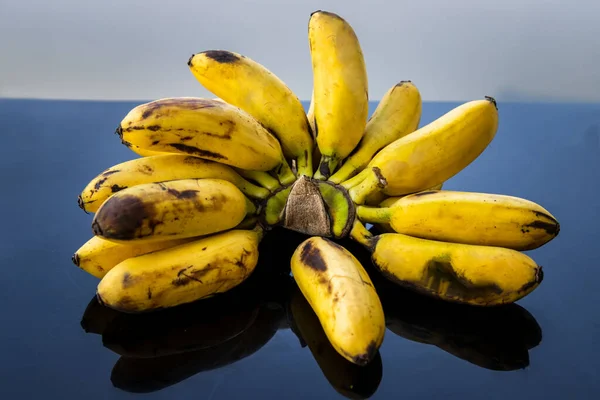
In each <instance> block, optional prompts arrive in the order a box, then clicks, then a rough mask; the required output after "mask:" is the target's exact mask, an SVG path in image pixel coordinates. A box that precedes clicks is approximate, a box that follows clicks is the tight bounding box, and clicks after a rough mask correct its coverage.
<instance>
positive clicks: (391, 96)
mask: <svg viewBox="0 0 600 400" xmlns="http://www.w3.org/2000/svg"><path fill="white" fill-rule="evenodd" d="M421 108H422V101H421V94H420V93H419V90H418V89H417V87H416V86H415V85H414V84H413V83H412V82H411V81H401V82H400V83H398V84H396V85H395V86H394V87H392V88H391V89H389V90H388V91H387V92H386V93H385V94H384V96H383V97H382V98H381V101H380V102H379V104H378V105H377V108H376V109H375V111H374V112H373V115H372V116H371V118H370V119H369V120H368V121H367V126H366V128H365V133H364V136H363V137H362V139H361V141H360V143H359V144H358V146H357V148H356V151H354V152H353V153H352V154H351V155H350V156H349V157H348V158H347V159H346V160H344V163H343V164H342V166H341V167H340V169H339V170H337V172H336V173H335V174H333V175H332V176H331V177H330V178H329V180H330V181H332V182H334V183H341V182H344V181H346V180H348V179H349V178H351V177H353V176H354V175H355V174H356V173H357V172H360V171H361V170H362V169H363V168H365V167H366V166H367V164H369V161H371V159H372V158H373V155H375V154H376V153H377V152H378V151H379V150H381V149H382V148H384V147H385V146H387V145H388V144H390V143H392V142H393V141H395V140H397V139H400V138H401V137H404V136H406V135H408V134H409V133H412V132H414V131H415V130H416V129H417V128H418V126H419V122H420V121H421Z"/></svg>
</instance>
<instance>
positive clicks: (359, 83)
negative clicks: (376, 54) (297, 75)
mask: <svg viewBox="0 0 600 400" xmlns="http://www.w3.org/2000/svg"><path fill="white" fill-rule="evenodd" d="M308 38H309V44H310V55H311V61H312V70H313V82H314V83H313V88H314V114H315V126H316V127H315V128H316V131H317V144H318V146H319V150H320V151H321V154H322V157H321V162H320V164H319V169H318V170H317V171H316V173H315V178H317V179H327V178H329V176H330V175H331V174H332V173H333V172H335V168H336V167H337V165H338V164H339V163H340V162H341V161H342V160H343V159H344V158H346V157H347V156H348V155H349V154H350V153H351V152H352V150H354V148H355V147H356V145H357V144H358V142H359V141H360V139H361V138H362V136H363V133H364V130H365V126H366V124H367V117H368V113H369V93H368V92H369V89H368V79H367V71H366V65H365V60H364V56H363V53H362V49H361V47H360V43H359V41H358V38H357V37H356V34H355V32H354V30H353V29H352V27H351V26H350V24H348V22H347V21H345V20H344V19H343V18H341V17H340V16H338V15H336V14H333V13H330V12H326V11H316V12H314V13H312V14H311V16H310V20H309V23H308Z"/></svg>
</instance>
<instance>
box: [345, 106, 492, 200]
mask: <svg viewBox="0 0 600 400" xmlns="http://www.w3.org/2000/svg"><path fill="white" fill-rule="evenodd" d="M497 128H498V110H497V108H496V101H495V100H494V99H492V98H491V97H487V98H486V99H485V100H474V101H470V102H467V103H465V104H462V105H460V106H458V107H456V108H455V109H453V110H451V111H450V112H448V113H446V114H445V115H443V116H441V117H440V118H438V119H437V120H435V121H433V122H431V123H430V124H428V125H425V126H424V127H422V128H420V129H418V130H417V131H415V132H413V133H411V134H410V135H407V136H404V137H402V138H400V139H398V140H396V141H394V142H392V143H390V144H389V145H387V146H386V147H384V148H383V149H382V150H381V151H379V153H377V154H376V155H375V157H373V160H371V162H370V163H369V165H368V167H367V168H365V169H364V170H363V171H362V172H360V173H359V174H358V175H356V176H355V177H354V178H351V179H349V180H347V181H346V182H344V183H342V186H344V187H345V188H346V189H349V191H350V196H351V197H352V199H353V200H354V202H355V203H356V204H362V203H363V202H364V200H365V198H366V197H367V196H368V195H370V194H371V193H373V192H375V191H379V190H383V192H384V193H385V194H387V195H388V196H399V195H403V194H408V193H415V192H418V191H421V190H424V189H427V188H429V187H432V186H434V185H437V184H440V183H442V182H444V181H447V180H448V179H449V178H451V177H452V176H454V175H456V174H457V173H458V172H460V171H461V170H462V169H464V168H465V167H466V166H467V165H469V164H470V163H471V162H473V161H474V160H475V159H476V158H477V157H478V156H479V155H480V154H481V153H482V152H483V150H485V148H486V147H487V146H488V144H489V143H490V142H491V141H492V139H493V138H494V136H495V135H496V130H497Z"/></svg>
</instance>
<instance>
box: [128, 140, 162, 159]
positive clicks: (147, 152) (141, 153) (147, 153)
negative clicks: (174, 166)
mask: <svg viewBox="0 0 600 400" xmlns="http://www.w3.org/2000/svg"><path fill="white" fill-rule="evenodd" d="M123 144H124V145H125V146H126V147H128V148H129V150H131V151H133V152H134V153H135V154H137V155H138V156H142V157H150V156H161V155H164V154H171V153H172V152H165V151H153V150H146V149H142V148H141V147H138V146H135V145H133V144H131V143H127V142H124V143H123Z"/></svg>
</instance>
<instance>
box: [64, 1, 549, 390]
mask: <svg viewBox="0 0 600 400" xmlns="http://www.w3.org/2000/svg"><path fill="white" fill-rule="evenodd" d="M308 42H309V49H310V57H311V67H312V75H313V87H312V92H311V99H310V104H309V105H308V108H307V109H306V110H305V108H304V105H303V104H302V102H301V101H300V99H299V98H298V97H297V96H296V95H295V94H294V92H293V91H292V89H291V88H290V87H289V86H287V85H286V83H285V82H283V80H282V79H281V78H279V77H278V76H276V75H275V74H274V73H273V72H271V71H270V70H269V69H267V68H266V67H265V66H264V65H262V64H260V63H259V62H257V61H256V60H253V59H251V58H250V57H248V56H247V55H244V54H241V53H236V52H231V51H226V50H210V49H209V50H204V51H201V52H199V53H195V54H193V55H192V56H191V57H189V59H188V61H187V65H188V69H189V71H190V73H191V75H192V77H193V78H194V80H195V81H197V83H199V84H200V85H201V86H203V87H204V88H205V89H206V90H208V91H209V92H210V93H211V94H212V95H213V96H214V97H212V96H211V97H212V98H201V97H166V98H160V99H156V100H153V101H150V102H147V103H143V104H139V105H137V106H135V107H134V108H132V109H131V110H129V111H127V112H126V113H124V115H123V117H122V119H121V121H118V123H116V125H117V128H116V134H117V135H118V138H119V140H120V141H121V143H122V144H123V145H125V146H126V147H127V148H129V149H130V150H131V151H132V152H133V153H134V154H135V155H136V157H132V158H131V159H129V160H124V161H122V162H120V163H118V164H115V165H113V166H109V167H108V168H107V169H105V170H104V171H102V172H100V173H99V174H97V175H96V176H93V177H90V181H89V182H88V183H87V185H85V186H84V187H83V188H82V189H81V191H80V193H79V195H78V205H79V207H80V208H81V209H83V211H85V212H86V213H91V214H93V216H92V220H91V223H90V227H91V233H92V234H91V237H87V238H86V241H85V242H84V243H83V244H82V245H81V247H80V248H79V249H78V250H77V251H76V252H75V254H74V255H73V257H72V261H73V263H74V264H75V265H77V266H78V267H79V268H80V269H81V270H83V271H85V272H87V273H88V274H90V275H92V276H94V277H96V278H97V279H99V282H98V285H97V288H96V296H95V301H96V303H97V304H96V303H93V304H96V305H94V306H93V307H92V305H91V306H90V307H92V308H91V309H92V310H98V309H103V310H105V311H106V310H110V312H105V311H103V312H102V313H101V315H103V316H107V318H108V319H110V321H111V322H110V323H111V324H112V325H115V324H117V323H116V322H114V323H113V320H114V321H121V320H127V318H125V317H122V316H123V315H130V314H141V315H146V314H147V312H149V311H154V310H159V309H165V308H166V309H170V310H173V313H171V314H169V315H171V316H172V319H171V320H169V322H168V324H169V325H173V324H175V322H174V321H175V320H178V319H180V318H181V319H183V320H185V316H184V315H183V314H181V313H178V312H176V311H174V310H178V309H185V307H193V306H194V304H200V305H201V304H209V303H210V302H211V301H215V300H216V301H218V299H226V298H227V295H228V294H231V293H235V292H236V291H239V290H240V288H243V287H245V285H247V284H248V282H249V281H252V280H253V279H259V280H266V281H268V279H269V276H268V275H269V274H278V273H280V272H281V268H283V269H284V270H285V273H284V275H286V276H287V277H288V278H289V275H291V276H293V282H294V283H295V284H296V289H290V288H289V287H288V286H287V285H283V286H282V287H283V288H286V290H288V289H290V290H291V291H292V292H294V293H295V294H294V295H293V296H291V297H290V298H291V299H292V300H289V301H288V300H285V304H287V306H286V309H287V310H288V320H289V321H288V322H287V324H288V325H289V326H290V327H292V329H294V330H295V332H296V334H297V335H298V337H299V338H300V340H301V342H303V343H307V344H308V346H309V348H310V350H311V352H312V353H313V354H314V355H315V358H316V360H317V362H318V364H319V366H320V367H321V368H322V370H323V372H324V374H325V376H326V377H327V379H328V380H329V381H330V382H331V383H332V385H333V386H334V387H336V389H338V391H339V392H340V393H342V394H347V395H349V396H355V395H359V396H360V395H363V394H365V393H367V395H368V394H372V392H373V391H374V390H375V389H376V387H377V385H378V384H379V379H380V378H381V358H380V355H379V349H380V347H381V345H382V343H383V340H384V336H385V330H386V324H387V325H388V327H389V321H390V318H389V316H388V313H387V309H389V307H386V306H385V305H384V304H382V301H381V300H380V292H379V291H378V290H376V289H375V286H374V281H375V280H376V279H377V278H379V277H383V278H385V281H386V282H388V283H390V284H392V286H393V287H394V288H396V289H397V290H398V291H402V290H404V289H406V290H408V291H409V292H411V293H413V294H414V295H415V296H421V297H420V298H422V299H428V300H431V301H439V300H442V301H443V304H452V303H459V304H467V305H470V306H479V307H474V308H476V309H478V310H482V309H483V307H481V306H495V305H500V304H507V303H514V302H516V301H518V300H519V299H521V298H523V297H524V296H527V295H528V294H530V293H531V292H532V291H533V290H535V289H536V288H537V287H538V286H539V285H540V283H541V282H542V280H543V271H542V267H541V266H540V265H538V264H537V263H536V262H535V261H534V259H533V258H531V257H530V256H529V255H527V254H525V251H529V250H533V249H538V248H540V247H541V246H543V245H545V244H547V243H548V242H550V241H551V240H552V239H554V238H555V237H556V236H557V235H558V234H559V231H560V225H559V222H558V221H557V219H556V217H555V216H553V215H552V214H551V213H550V212H549V211H548V210H547V209H545V208H544V207H542V206H541V205H540V204H538V203H536V202H533V201H530V200H527V199H523V198H519V197H515V196H508V195H501V194H495V193H475V192H468V191H456V190H448V189H443V188H442V186H443V185H445V184H446V183H447V182H448V181H449V180H451V179H452V178H453V177H454V176H456V175H457V174H458V173H459V172H460V171H462V170H463V169H465V168H466V167H467V166H469V165H470V164H471V163H473V161H475V160H476V159H477V158H478V157H479V156H480V155H481V154H482V153H483V151H484V150H485V149H486V148H487V146H488V145H489V144H490V143H491V142H492V140H493V139H494V137H495V135H496V133H497V130H498V127H499V112H498V105H497V102H496V100H495V99H494V98H492V97H489V96H485V97H483V98H482V99H474V100H471V101H467V102H465V103H463V104H460V105H458V106H457V107H455V108H454V109H452V110H450V111H448V112H447V113H446V114H444V115H441V116H439V118H437V119H435V120H434V121H432V122H430V123H428V124H425V125H422V126H420V125H421V114H422V106H423V104H422V97H421V93H420V91H419V89H418V88H417V86H416V85H415V84H414V83H413V82H411V81H409V80H400V81H396V82H397V83H395V84H393V85H391V87H390V88H389V89H388V91H387V92H386V93H385V94H384V96H383V98H382V99H381V101H380V102H379V103H378V105H377V107H376V108H375V110H374V112H373V114H372V115H371V116H369V115H368V114H369V87H368V79H367V71H366V63H365V59H364V55H363V51H362V48H361V45H360V42H359V40H358V37H357V34H356V32H355V31H354V29H353V28H352V26H351V25H350V24H349V23H348V21H346V20H345V19H343V18H342V17H340V16H339V15H336V14H334V13H331V12H327V11H320V10H319V11H316V12H314V13H312V14H311V15H310V18H309V21H308ZM365 224H372V225H374V226H376V227H377V228H378V229H379V230H380V231H381V233H380V234H374V233H372V232H371V231H370V230H368V229H367V227H366V226H365ZM279 229H287V231H288V232H293V233H294V234H295V235H296V236H295V238H302V240H300V241H298V243H295V244H294V246H293V248H291V247H290V244H289V243H285V244H282V243H279V244H278V245H277V246H275V247H277V249H273V248H269V250H267V251H264V250H265V248H268V245H267V244H265V241H264V240H263V239H264V238H265V237H266V236H268V235H271V232H272V231H273V230H279ZM277 235H280V234H277ZM306 236H308V237H306ZM346 239H347V243H346V245H345V247H344V246H342V245H341V244H340V243H341V241H343V240H346ZM352 245H357V246H358V248H360V249H361V251H366V252H367V253H368V254H369V257H368V258H367V259H363V260H360V259H359V257H358V256H357V253H356V252H357V251H358V250H353V251H352V252H351V251H349V250H348V248H351V247H352ZM272 247H273V246H272ZM259 249H260V251H261V252H263V253H267V254H266V255H265V254H263V260H270V261H269V263H271V264H272V265H276V266H277V268H279V272H276V271H274V270H277V268H275V267H272V268H269V271H270V272H269V273H266V274H265V273H262V274H258V275H257V272H256V270H257V265H258V264H259ZM278 250H279V251H284V250H286V252H285V253H282V254H283V256H282V257H283V261H282V259H281V258H278V259H277V260H275V259H273V260H271V259H270V258H268V257H270V254H271V253H272V252H274V251H275V252H277V251H278ZM288 292H289V290H288ZM241 293H243V295H242V296H250V293H248V292H247V291H246V292H244V291H243V290H242V291H241ZM288 294H289V293H287V292H286V293H285V295H284V297H285V296H287V295H288ZM91 304H92V303H91ZM249 305H250V304H246V305H244V304H241V303H236V306H235V307H240V310H239V311H240V313H239V314H235V313H234V312H233V311H232V310H230V309H227V313H226V314H227V315H232V316H233V317H232V319H231V324H230V326H231V327H233V328H231V329H221V328H222V327H221V326H220V325H219V324H218V323H216V322H215V320H214V318H217V319H219V318H218V316H215V315H214V314H211V312H210V311H209V308H210V307H208V308H203V307H200V309H201V310H202V311H201V312H199V313H197V314H196V315H197V317H198V318H199V319H201V321H200V322H198V321H196V320H194V321H193V323H192V322H190V324H191V325H185V324H184V327H185V329H184V331H182V332H181V336H177V337H176V338H175V339H174V341H172V342H171V341H167V342H164V343H162V342H161V344H160V346H158V347H152V346H151V347H150V348H149V347H148V346H146V345H145V344H144V343H139V342H136V340H137V339H133V337H135V338H139V337H143V336H144V335H142V334H141V333H140V334H136V335H134V336H130V337H128V336H127V335H123V334H121V333H120V332H114V331H113V332H112V333H110V334H109V333H107V334H106V336H105V337H106V340H105V345H106V346H107V347H109V348H110V349H112V350H114V351H115V352H117V353H119V354H120V355H121V356H122V357H123V358H122V359H121V360H120V361H119V363H118V365H117V366H115V371H114V373H115V376H114V377H113V378H114V379H115V380H116V381H117V382H118V385H120V386H124V387H132V385H133V386H136V385H137V384H138V383H139V382H137V381H136V382H134V381H132V380H131V379H133V380H136V379H141V380H143V379H144V378H145V377H142V376H141V375H143V374H145V373H146V372H148V371H146V372H144V370H143V368H146V367H143V368H142V367H141V366H140V365H141V364H139V365H138V364H137V363H136V362H135V361H133V360H135V359H138V358H150V359H153V358H163V359H164V360H166V361H164V363H165V365H178V364H179V363H188V361H187V357H188V356H189V354H193V356H192V358H196V357H199V358H200V361H198V363H197V365H196V366H195V367H194V368H195V369H196V370H198V369H200V370H202V369H210V368H212V367H214V366H215V365H217V364H219V362H217V361H215V360H214V359H213V358H214V357H216V356H217V355H219V354H221V353H222V352H228V351H230V350H231V346H234V347H235V346H239V345H240V344H239V342H240V341H242V343H243V341H244V340H246V339H247V338H249V337H250V336H247V335H246V333H247V332H251V333H252V332H253V328H252V327H254V326H263V325H264V326H266V327H267V328H266V330H265V331H264V332H263V333H264V335H263V336H261V335H259V337H260V338H261V339H260V340H259V342H260V343H259V344H258V347H260V346H262V345H264V343H266V341H268V340H269V338H270V337H271V336H272V335H273V334H274V330H273V326H274V323H272V322H273V321H272V318H271V317H272V316H270V317H269V318H271V319H269V318H267V319H268V321H267V322H265V323H264V324H263V323H261V324H259V325H256V323H257V321H258V320H260V318H261V315H263V314H264V313H263V311H264V310H263V309H262V307H263V305H257V306H256V307H254V308H245V307H246V306H249ZM235 307H234V308H235ZM257 310H258V311H257ZM242 311H243V312H242ZM261 313H262V314H261ZM266 314H269V313H268V312H267V313H266ZM266 314H265V315H266ZM148 315H152V314H151V313H150V314H148ZM490 315H491V314H490ZM149 318H150V320H152V317H149ZM211 318H213V319H211ZM211 321H212V322H211ZM219 321H220V320H219ZM188 322H189V321H188ZM202 322H204V323H205V324H206V325H202V324H201V323H202ZM86 324H87V325H86V326H88V327H89V329H90V331H102V332H104V329H103V328H102V326H101V325H102V324H101V323H100V324H94V323H92V324H91V325H90V322H89V321H88V322H86ZM123 324H124V325H127V324H125V323H123ZM198 324H200V325H198ZM277 324H279V322H278V323H277ZM282 325H286V323H283V324H282ZM117 326H118V324H117ZM275 330H276V329H275ZM431 330H434V329H433V328H432V329H431ZM408 331H410V329H408ZM131 332H135V329H131ZM213 332H216V333H215V335H214V336H211V334H212V333H213ZM397 332H399V333H398V334H400V335H408V336H410V335H411V333H410V332H408V333H407V329H406V327H405V326H401V327H400V328H398V329H397ZM252 334H254V333H252ZM248 335H250V334H248ZM436 335H437V336H441V339H439V340H436V341H435V345H437V346H438V347H441V348H444V349H446V350H447V351H450V352H452V351H457V352H460V351H461V350H456V349H455V348H453V347H452V346H450V345H449V344H448V343H446V342H447V340H446V342H444V340H445V336H448V335H445V333H444V332H442V333H441V334H439V335H438V334H437V333H436ZM434 336H435V335H434ZM156 338H157V337H153V338H148V339H147V342H149V343H150V342H151V343H154V342H155V339H156ZM263 339H264V341H263ZM188 342H189V345H190V347H186V348H185V349H182V348H179V347H178V343H188ZM251 342H252V343H254V342H253V341H252V340H251ZM429 342H430V343H433V341H431V340H430V341H429ZM257 343H258V342H257ZM250 347H252V346H250ZM190 349H193V350H194V351H193V352H191V353H190V352H189V350H190ZM215 349H216V350H215ZM323 349H325V350H323ZM254 350H256V349H254ZM473 354H474V356H473V357H478V353H477V350H473ZM211 357H213V358H211ZM470 357H471V356H464V357H463V358H465V359H467V358H470ZM233 358H237V359H239V358H241V356H236V357H233ZM206 360H212V361H209V362H208V364H207V361H206ZM228 360H229V359H228ZM161 362H162V361H161ZM169 363H172V364H169ZM191 364H194V362H191ZM144 365H146V364H144ZM147 365H150V367H149V368H152V367H151V364H147ZM157 365H158V364H157ZM140 368H142V369H141V370H140ZM132 371H134V372H132ZM135 371H137V372H135ZM139 371H142V372H139ZM340 371H342V372H343V373H340ZM163 372H164V371H163ZM149 373H151V374H154V373H156V371H150V372H149ZM187 373H188V371H187V370H186V371H183V372H182V374H183V375H185V374H187ZM136 374H138V375H136ZM139 374H141V375H139ZM365 377H370V378H369V379H367V380H366V381H364V382H362V381H361V380H362V379H363V378H365ZM354 378H356V379H354ZM169 380H171V381H172V380H173V379H172V378H170V377H168V378H165V381H169ZM354 381H357V382H358V386H355V383H354ZM135 390H137V386H136V389H135Z"/></svg>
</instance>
